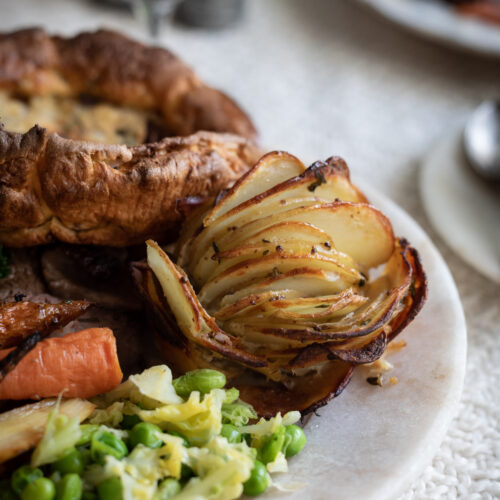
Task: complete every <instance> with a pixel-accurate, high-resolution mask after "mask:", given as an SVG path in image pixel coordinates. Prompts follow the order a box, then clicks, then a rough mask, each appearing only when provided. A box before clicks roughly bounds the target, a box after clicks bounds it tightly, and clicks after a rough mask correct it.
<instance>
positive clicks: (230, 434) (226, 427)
mask: <svg viewBox="0 0 500 500" xmlns="http://www.w3.org/2000/svg"><path fill="white" fill-rule="evenodd" d="M220 434H221V436H223V437H225V438H226V439H227V441H228V443H241V441H242V439H243V436H242V434H241V432H240V431H239V430H238V428H237V427H236V426H234V425H232V424H222V429H221V431H220Z"/></svg>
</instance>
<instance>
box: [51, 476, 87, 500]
mask: <svg viewBox="0 0 500 500" xmlns="http://www.w3.org/2000/svg"><path fill="white" fill-rule="evenodd" d="M82 490H83V485H82V480H81V479H80V476H79V475H78V474H75V473H71V474H66V475H65V476H64V477H63V478H62V479H61V480H60V481H59V482H58V483H57V485H56V500H80V499H81V498H82Z"/></svg>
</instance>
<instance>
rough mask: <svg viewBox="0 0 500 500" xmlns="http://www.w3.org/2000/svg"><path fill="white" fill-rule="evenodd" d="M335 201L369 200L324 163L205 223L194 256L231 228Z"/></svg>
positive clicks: (194, 245) (341, 175)
mask: <svg viewBox="0 0 500 500" xmlns="http://www.w3.org/2000/svg"><path fill="white" fill-rule="evenodd" d="M334 201H352V202H357V203H362V202H365V201H366V198H364V196H362V195H360V193H359V191H357V190H356V189H355V188H354V187H353V186H352V184H351V183H350V182H349V179H348V178H347V177H346V176H345V175H343V174H339V172H338V170H337V169H336V168H335V167H331V166H329V165H326V164H324V165H323V166H321V167H319V168H315V169H311V168H310V169H308V170H306V171H305V172H304V173H303V174H302V175H300V176H298V177H294V178H291V179H288V180H286V181H284V182H282V183H281V184H278V185H275V186H274V187H272V188H271V189H269V190H268V191H266V192H262V191H261V192H260V193H259V194H258V195H257V196H254V197H253V198H251V199H249V200H247V201H245V202H244V203H241V204H239V205H238V206H235V207H234V208H233V209H231V210H230V211H229V212H227V213H225V214H224V215H223V216H220V217H219V218H217V219H215V220H211V221H210V223H205V226H204V230H203V231H202V232H200V233H199V234H198V235H197V236H196V237H195V238H194V239H193V242H192V248H193V250H194V253H192V254H191V257H192V258H193V259H195V260H197V259H199V258H200V257H201V255H203V253H204V252H205V251H206V250H207V248H209V247H210V245H211V244H212V242H214V241H215V242H217V241H218V240H219V239H220V238H221V236H223V235H224V234H225V233H226V232H227V231H228V230H230V229H231V228H234V227H240V226H242V225H243V224H246V223H248V222H250V221H252V220H257V219H259V218H262V217H265V216H266V215H268V214H272V213H279V212H283V211H284V210H289V209H291V208H295V207H300V206H310V205H314V204H323V203H329V202H334Z"/></svg>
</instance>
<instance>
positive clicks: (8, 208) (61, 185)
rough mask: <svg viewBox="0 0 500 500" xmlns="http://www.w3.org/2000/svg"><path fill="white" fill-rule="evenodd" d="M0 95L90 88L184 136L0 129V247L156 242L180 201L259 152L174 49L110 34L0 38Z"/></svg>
mask: <svg viewBox="0 0 500 500" xmlns="http://www.w3.org/2000/svg"><path fill="white" fill-rule="evenodd" d="M0 92H1V93H3V95H4V96H7V98H8V99H10V101H9V102H11V101H12V100H18V102H19V103H24V104H25V103H26V102H28V103H29V102H30V99H33V98H44V97H45V96H48V97H53V96H56V97H57V98H60V99H61V100H66V101H65V102H67V99H74V100H75V102H79V100H82V99H84V100H88V99H89V97H90V99H93V100H94V101H95V102H104V103H107V104H110V105H113V106H119V107H123V108H124V109H130V110H134V111H138V112H140V113H145V114H148V116H153V115H154V116H155V118H157V119H159V120H161V122H162V125H163V127H164V129H165V130H168V132H169V133H170V134H173V135H176V136H183V137H169V138H165V139H162V140H160V141H158V142H153V143H149V144H142V145H137V146H132V147H127V146H125V145H118V144H113V145H105V144H99V143H91V142H84V141H79V140H72V139H66V138H63V137H61V136H59V135H58V134H57V133H54V132H53V131H50V130H47V129H46V128H43V127H40V126H34V127H33V128H31V129H30V130H29V131H27V132H26V131H25V130H24V132H25V133H15V132H12V131H7V130H5V129H2V128H0V243H2V244H5V245H8V246H14V247H23V246H33V245H39V244H43V243H48V242H51V241H56V240H60V241H64V242H67V243H81V244H97V245H111V246H126V245H131V244H135V243H142V242H143V241H144V240H145V239H146V238H148V237H157V238H160V239H161V238H162V235H164V234H165V232H167V231H169V230H170V229H172V228H173V227H174V226H175V225H176V224H177V223H178V222H179V220H181V218H182V215H181V213H180V212H179V211H178V210H177V209H176V202H177V200H178V199H180V198H184V197H188V196H195V195H197V196H211V195H214V194H215V193H217V192H218V191H220V190H221V189H223V188H224V187H226V186H228V185H230V184H232V183H234V181H235V180H236V179H237V178H238V177H240V176H241V175H242V174H243V173H244V172H245V171H246V170H248V169H249V167H250V166H251V165H252V164H253V162H254V161H255V160H256V158H257V157H258V155H259V152H258V150H257V148H256V146H255V145H254V142H253V141H254V139H255V135H256V132H255V129H254V127H253V125H252V123H251V121H250V120H249V118H248V117H247V116H246V115H245V113H244V112H243V111H242V110H241V109H240V108H239V107H238V106H237V105H236V104H235V103H234V102H233V101H232V100H231V99H230V98H229V97H227V96H226V95H225V94H223V93H222V92H219V91H218V90H215V89H212V88H210V87H207V86H206V85H204V84H203V83H202V82H201V81H200V80H199V78H198V77H197V76H196V75H195V74H194V72H193V71H192V70H191V69H190V68H189V67H187V66H186V65H185V64H184V63H183V62H182V61H180V60H179V59H178V58H177V57H176V56H174V55H173V54H172V53H171V52H169V51H167V50H165V49H162V48H157V47H148V46H145V45H142V44H140V43H138V42H135V41H133V40H130V39H128V38H126V37H124V36H122V35H120V34H118V33H114V32H110V31H98V32H95V33H82V34H80V35H78V36H76V37H74V38H61V37H57V36H50V35H48V34H46V33H45V32H44V31H43V30H40V29H28V30H22V31H17V32H14V33H10V34H3V35H0ZM0 113H1V111H0ZM6 118H7V117H6ZM7 122H8V120H7ZM200 130H205V131H209V132H199V131H200ZM221 132H229V134H228V133H221ZM233 134H239V135H233ZM69 135H70V136H71V134H69Z"/></svg>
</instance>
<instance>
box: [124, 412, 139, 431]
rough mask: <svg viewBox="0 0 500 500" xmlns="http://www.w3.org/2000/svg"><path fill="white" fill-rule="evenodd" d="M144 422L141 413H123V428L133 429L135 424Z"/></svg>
mask: <svg viewBox="0 0 500 500" xmlns="http://www.w3.org/2000/svg"><path fill="white" fill-rule="evenodd" d="M140 422H142V420H141V419H140V417H139V415H127V414H124V415H123V419H122V422H121V426H122V428H123V429H132V427H134V425H135V424H138V423H140Z"/></svg>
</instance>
